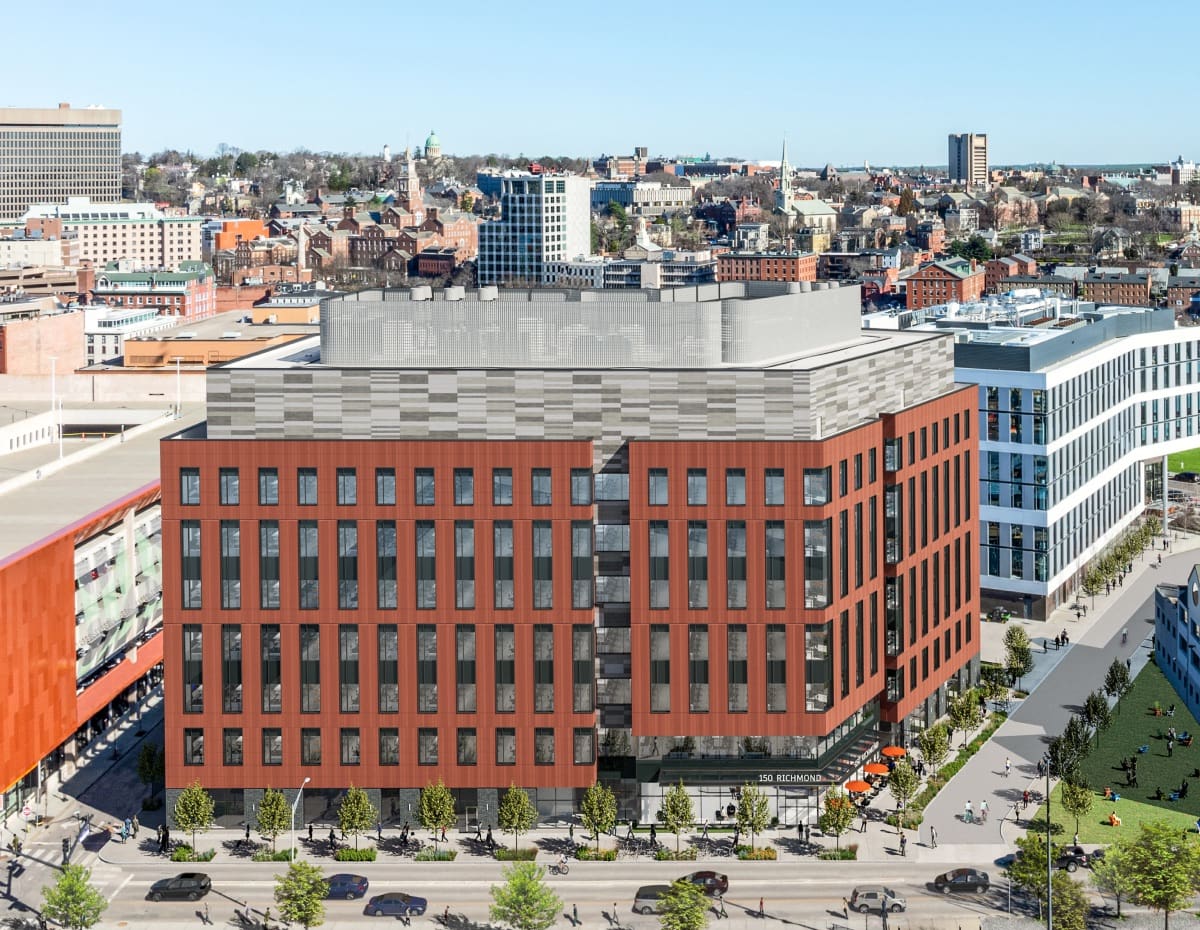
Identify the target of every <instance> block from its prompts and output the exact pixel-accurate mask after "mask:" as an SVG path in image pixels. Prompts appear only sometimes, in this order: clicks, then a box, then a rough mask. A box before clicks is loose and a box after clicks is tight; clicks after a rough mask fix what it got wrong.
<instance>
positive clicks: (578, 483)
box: [571, 468, 592, 507]
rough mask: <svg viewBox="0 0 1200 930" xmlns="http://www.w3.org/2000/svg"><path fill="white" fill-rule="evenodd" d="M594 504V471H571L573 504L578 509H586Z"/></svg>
mask: <svg viewBox="0 0 1200 930" xmlns="http://www.w3.org/2000/svg"><path fill="white" fill-rule="evenodd" d="M591 503H592V470H591V469H590V468H572V469H571V504H572V505H573V506H576V507H586V506H588V505H590V504H591Z"/></svg>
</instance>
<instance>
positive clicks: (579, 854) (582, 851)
mask: <svg viewBox="0 0 1200 930" xmlns="http://www.w3.org/2000/svg"><path fill="white" fill-rule="evenodd" d="M575 858H576V859H578V860H580V861H581V862H615V861H616V858H617V851H616V850H615V849H602V850H600V852H596V850H595V849H593V848H592V847H591V846H580V847H578V848H577V849H576V850H575Z"/></svg>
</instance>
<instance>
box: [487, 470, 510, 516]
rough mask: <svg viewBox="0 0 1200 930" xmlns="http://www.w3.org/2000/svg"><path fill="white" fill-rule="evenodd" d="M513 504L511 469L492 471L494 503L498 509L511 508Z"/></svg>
mask: <svg viewBox="0 0 1200 930" xmlns="http://www.w3.org/2000/svg"><path fill="white" fill-rule="evenodd" d="M512 502H513V476H512V469H511V468H493V469H492V503H493V504H494V505H495V506H497V507H511V506H512Z"/></svg>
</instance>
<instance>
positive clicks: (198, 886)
mask: <svg viewBox="0 0 1200 930" xmlns="http://www.w3.org/2000/svg"><path fill="white" fill-rule="evenodd" d="M211 890H212V879H210V878H209V877H208V876H207V875H205V874H204V873H203V872H180V873H179V874H178V875H176V876H175V877H174V878H160V879H159V880H158V881H156V882H155V883H154V884H153V885H151V886H150V894H149V895H148V897H149V898H150V900H151V901H199V900H200V899H201V898H202V897H204V896H205V895H206V894H208V893H209V892H210V891H211Z"/></svg>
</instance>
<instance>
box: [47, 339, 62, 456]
mask: <svg viewBox="0 0 1200 930" xmlns="http://www.w3.org/2000/svg"><path fill="white" fill-rule="evenodd" d="M47 358H49V359H50V419H51V421H52V422H53V423H54V431H55V432H56V433H58V457H59V458H60V459H61V458H62V457H63V438H62V413H61V411H60V409H59V406H58V390H57V381H58V356H57V355H48V356H47Z"/></svg>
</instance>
